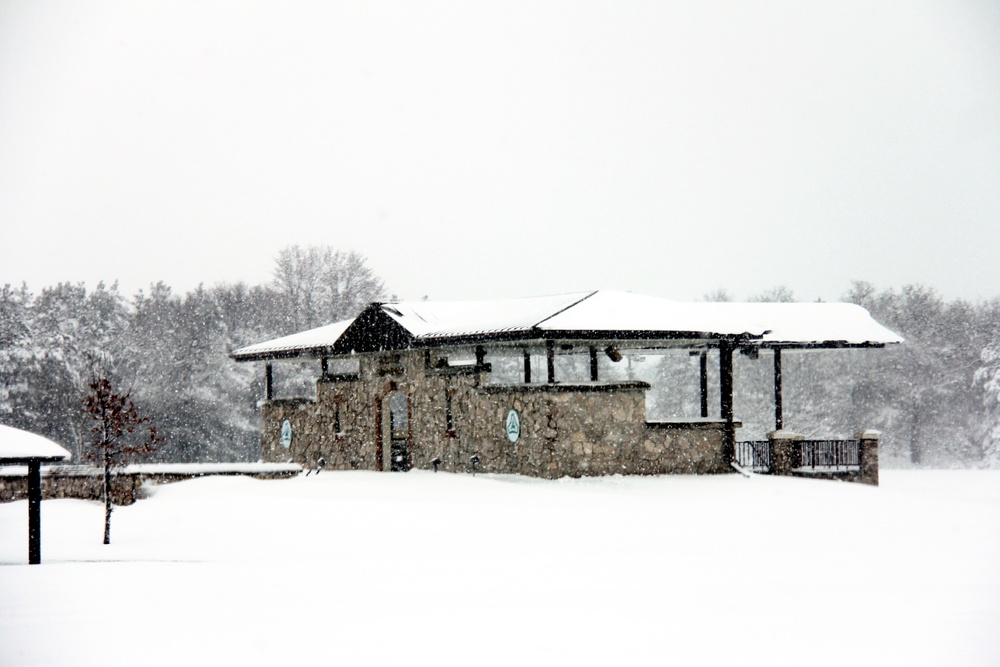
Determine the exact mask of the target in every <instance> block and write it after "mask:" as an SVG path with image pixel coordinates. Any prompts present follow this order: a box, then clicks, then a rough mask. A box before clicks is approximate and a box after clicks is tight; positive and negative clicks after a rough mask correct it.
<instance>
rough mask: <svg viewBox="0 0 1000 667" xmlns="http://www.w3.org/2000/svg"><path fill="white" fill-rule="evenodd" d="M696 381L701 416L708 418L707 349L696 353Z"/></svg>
mask: <svg viewBox="0 0 1000 667" xmlns="http://www.w3.org/2000/svg"><path fill="white" fill-rule="evenodd" d="M698 381H699V385H700V392H701V416H702V418H706V419H707V418H708V351H707V350H702V351H701V352H700V353H699V354H698Z"/></svg>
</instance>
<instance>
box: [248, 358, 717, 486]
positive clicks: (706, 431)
mask: <svg viewBox="0 0 1000 667" xmlns="http://www.w3.org/2000/svg"><path fill="white" fill-rule="evenodd" d="M488 379H489V366H488V364H482V365H475V366H473V365H469V366H458V367H448V366H447V365H446V363H444V362H440V361H439V360H438V359H437V358H432V357H431V356H430V355H427V354H426V353H422V352H419V351H408V352H403V353H394V354H384V355H363V356H361V358H360V364H359V372H358V374H357V375H351V376H337V377H332V378H322V379H320V380H319V381H318V382H317V390H316V399H315V401H312V400H274V401H270V402H269V403H266V404H264V405H263V406H262V427H261V446H262V451H263V458H264V460H266V461H275V462H278V461H289V462H294V463H298V464H300V465H302V466H304V467H310V468H311V467H315V466H316V462H317V461H319V460H320V459H323V460H324V462H325V467H326V468H330V469H337V470H382V469H386V470H387V469H388V468H389V463H388V461H387V460H383V459H386V456H387V452H386V451H385V449H386V448H385V445H386V440H387V437H384V436H385V434H387V431H388V426H387V416H386V414H387V410H388V407H387V405H386V402H387V400H388V399H387V397H388V396H389V395H390V394H391V393H392V392H395V391H401V392H403V393H404V394H406V395H407V396H408V398H409V439H408V441H407V444H408V451H409V464H410V465H411V466H413V467H417V468H425V469H430V468H432V467H433V461H434V460H435V459H437V460H439V461H440V464H439V465H440V469H441V470H447V471H453V472H469V471H471V470H472V463H471V461H472V459H473V457H474V456H475V457H478V463H477V465H476V469H477V470H478V471H481V472H496V473H520V474H525V475H532V476H536V477H546V478H555V477H562V476H566V475H569V476H575V477H578V476H583V475H609V474H664V473H726V472H730V471H731V469H730V467H729V463H728V461H725V460H724V457H723V454H722V441H723V432H722V424H721V423H720V422H700V423H684V424H680V423H669V424H649V423H647V422H646V419H645V391H646V390H647V389H648V388H649V385H647V384H645V383H642V382H618V383H601V382H591V383H578V384H541V383H533V384H514V385H491V384H488ZM449 397H450V398H449ZM511 410H516V411H517V413H518V415H519V417H520V425H521V429H520V437H519V438H518V439H517V441H516V442H511V441H510V440H509V439H508V437H507V432H506V429H505V421H506V419H507V415H508V413H509V412H510V411H511ZM286 419H287V420H288V421H289V423H290V425H291V428H292V438H291V442H290V444H289V446H288V447H287V448H286V447H284V446H283V445H282V444H281V424H282V422H283V421H284V420H286Z"/></svg>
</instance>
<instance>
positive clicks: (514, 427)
mask: <svg viewBox="0 0 1000 667" xmlns="http://www.w3.org/2000/svg"><path fill="white" fill-rule="evenodd" d="M504 429H505V430H506V431H507V439H508V440H510V441H511V442H517V439H518V438H520V437H521V417H520V415H518V414H517V410H514V409H511V411H510V412H508V413H507V420H506V421H505V422H504Z"/></svg>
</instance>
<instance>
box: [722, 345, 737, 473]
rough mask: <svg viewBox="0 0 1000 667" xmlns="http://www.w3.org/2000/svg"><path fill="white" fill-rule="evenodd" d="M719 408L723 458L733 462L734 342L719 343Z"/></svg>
mask: <svg viewBox="0 0 1000 667" xmlns="http://www.w3.org/2000/svg"><path fill="white" fill-rule="evenodd" d="M719 407H720V412H721V415H720V416H721V417H722V419H723V420H724V421H725V422H726V423H725V426H724V429H723V442H722V456H723V459H725V460H726V461H732V460H733V459H734V457H735V454H736V425H735V423H734V422H733V341H731V340H729V339H727V338H723V339H721V340H720V341H719Z"/></svg>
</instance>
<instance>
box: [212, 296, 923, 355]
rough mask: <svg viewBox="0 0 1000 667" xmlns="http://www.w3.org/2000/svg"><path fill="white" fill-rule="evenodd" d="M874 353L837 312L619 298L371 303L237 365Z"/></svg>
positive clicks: (864, 334)
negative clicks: (494, 346)
mask: <svg viewBox="0 0 1000 667" xmlns="http://www.w3.org/2000/svg"><path fill="white" fill-rule="evenodd" d="M548 340H557V341H602V342H605V343H615V344H621V345H623V346H630V347H646V346H650V345H653V344H655V342H657V341H660V342H661V344H662V343H664V342H668V343H669V346H672V347H693V348H694V347H717V346H718V345H720V344H722V343H723V342H728V343H730V344H733V345H739V346H741V347H760V348H773V349H803V350H805V349H831V348H851V347H855V348H866V347H867V348H875V347H884V346H885V345H887V344H894V343H900V342H902V340H903V339H902V338H901V337H899V336H898V335H896V334H895V333H893V332H891V331H889V330H888V329H886V328H885V327H883V326H882V325H881V324H879V323H878V322H876V321H875V320H874V319H872V317H871V316H870V315H869V314H868V311H866V310H865V309H864V308H862V307H860V306H856V305H854V304H846V303H683V302H676V301H667V300H664V299H658V298H655V297H647V296H641V295H635V294H630V293H625V292H581V293H575V294H566V295H556V296H550V297H535V298H530V299H515V300H506V301H475V302H425V301H417V302H400V303H389V304H383V303H372V304H370V305H369V306H368V307H367V308H366V309H365V310H364V311H363V312H362V313H361V314H360V315H358V317H357V318H355V319H354V320H345V321H344V322H338V323H335V324H331V325H328V326H326V327H319V328H316V329H310V330H309V331H304V332H301V333H298V334H293V335H291V336H285V337H282V338H278V339H275V340H272V341H266V342H263V343H258V344H256V345H251V346H248V347H244V348H240V349H239V350H236V351H234V352H233V353H232V355H231V356H232V358H233V359H236V360H237V361H257V360H271V359H288V358H295V357H322V356H326V357H337V356H347V355H351V354H356V353H361V352H377V351H388V350H399V349H407V348H432V347H454V346H463V345H480V344H485V343H507V344H517V343H523V344H529V343H538V344H542V343H544V341H548Z"/></svg>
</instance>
